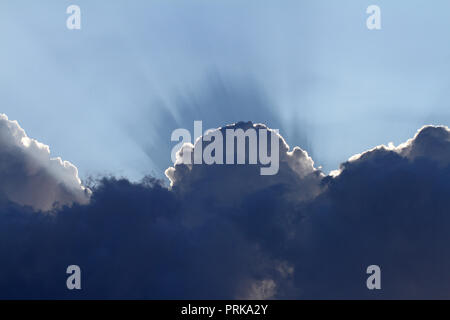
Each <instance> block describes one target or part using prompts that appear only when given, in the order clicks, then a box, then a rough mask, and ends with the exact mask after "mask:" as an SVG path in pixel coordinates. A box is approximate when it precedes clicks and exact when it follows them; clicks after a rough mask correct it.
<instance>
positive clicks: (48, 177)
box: [0, 114, 90, 211]
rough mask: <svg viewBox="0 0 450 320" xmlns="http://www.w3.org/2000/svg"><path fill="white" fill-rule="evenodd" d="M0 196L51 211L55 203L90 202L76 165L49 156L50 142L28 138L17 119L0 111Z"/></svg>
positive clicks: (57, 204) (87, 191) (59, 204)
mask: <svg viewBox="0 0 450 320" xmlns="http://www.w3.org/2000/svg"><path fill="white" fill-rule="evenodd" d="M0 181H1V183H0V199H1V198H5V199H8V200H10V201H13V202H15V203H18V204H21V205H26V206H31V207H33V208H34V209H36V210H44V211H47V210H50V209H52V208H53V207H54V206H62V205H70V204H72V203H74V202H77V203H87V202H88V201H89V192H90V191H89V190H88V189H86V188H85V187H83V186H82V185H81V181H80V179H79V178H78V170H77V168H76V167H75V166H74V165H73V164H71V163H70V162H68V161H62V160H61V158H50V149H49V147H48V146H47V145H45V144H42V143H40V142H39V141H36V140H34V139H31V138H29V137H28V136H27V135H26V133H25V131H24V130H23V129H22V128H21V127H20V126H19V124H18V123H17V121H10V120H8V117H7V116H6V115H4V114H0Z"/></svg>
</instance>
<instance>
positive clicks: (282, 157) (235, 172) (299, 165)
mask: <svg viewBox="0 0 450 320" xmlns="http://www.w3.org/2000/svg"><path fill="white" fill-rule="evenodd" d="M251 128H252V129H255V130H256V131H257V132H259V130H260V129H262V130H267V131H268V134H267V136H268V137H269V138H268V140H269V142H268V149H269V150H270V139H271V138H270V137H271V135H275V136H276V137H277V138H278V140H279V141H278V146H279V155H278V159H279V164H276V166H279V169H278V172H277V173H276V174H274V175H261V168H262V167H268V166H269V165H262V164H261V163H260V160H261V159H260V158H259V156H258V163H257V164H255V165H249V164H248V163H249V150H250V148H249V146H248V145H247V146H246V149H245V150H246V154H245V159H246V161H245V163H246V165H237V164H214V165H205V164H201V165H195V164H194V165H192V164H191V163H193V162H194V160H193V157H194V156H193V155H194V153H195V150H196V149H197V148H198V147H199V146H200V143H201V142H202V140H201V139H197V141H196V142H195V146H194V145H192V144H190V143H186V144H185V145H183V147H182V148H181V149H180V151H179V152H178V154H177V159H176V162H175V164H174V166H173V167H170V168H168V169H167V170H166V172H165V173H166V176H167V177H168V178H169V180H170V182H171V186H172V187H173V188H174V189H175V190H177V191H181V192H188V193H189V192H191V191H192V192H202V190H203V192H205V193H207V194H210V195H211V194H215V197H216V198H218V199H221V198H223V195H225V196H226V199H223V200H224V201H228V202H230V201H233V199H239V198H243V197H245V195H246V194H251V193H254V192H257V191H258V190H262V189H264V188H268V187H270V186H275V185H285V186H287V187H289V188H294V189H295V190H294V189H292V191H294V192H295V196H294V197H295V198H296V199H297V200H305V199H309V198H312V197H314V196H316V195H317V194H318V193H319V192H320V180H321V179H322V178H323V177H324V174H323V173H322V171H321V170H319V169H316V168H315V167H314V161H313V160H312V158H311V157H310V156H309V155H308V153H307V152H306V151H304V150H302V149H300V148H299V147H295V148H293V149H292V150H290V147H289V145H288V144H287V143H286V141H285V140H284V139H283V137H282V136H281V135H280V134H279V133H277V132H276V131H275V130H272V129H270V128H268V127H267V126H265V125H263V124H253V123H252V122H239V123H236V124H232V125H227V126H224V127H221V128H218V129H215V130H210V131H208V132H207V133H206V135H204V136H203V137H202V138H203V146H202V150H203V151H204V150H205V148H206V146H208V145H209V144H210V143H211V142H210V141H211V140H212V141H214V139H211V138H209V137H210V136H214V135H215V134H216V133H222V136H223V137H224V138H223V139H224V141H223V145H224V148H223V159H225V158H226V147H225V144H226V142H225V136H226V133H225V132H226V130H227V129H232V130H238V129H242V130H244V131H246V130H248V129H251ZM259 139H260V136H259V134H258V135H257V144H258V146H259ZM184 152H188V153H190V160H188V161H189V162H188V163H186V159H185V158H184V157H183V154H184ZM188 158H189V157H188ZM273 161H275V160H273ZM224 162H225V161H224ZM235 163H236V162H235ZM221 195H222V196H221Z"/></svg>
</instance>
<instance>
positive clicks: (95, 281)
mask: <svg viewBox="0 0 450 320" xmlns="http://www.w3.org/2000/svg"><path fill="white" fill-rule="evenodd" d="M228 127H229V128H249V127H264V126H263V125H257V124H253V123H237V124H234V125H230V126H228ZM223 129H224V128H219V129H217V130H223ZM449 132H450V131H449V129H448V128H446V127H432V126H430V127H425V128H423V129H421V130H420V131H419V132H418V134H417V135H416V136H415V137H414V138H413V139H411V140H409V141H407V142H406V143H405V144H402V145H400V146H398V147H394V146H388V147H377V148H374V149H372V150H369V151H367V152H365V153H363V154H361V155H359V156H357V157H353V158H352V159H351V160H349V161H347V162H345V163H344V164H342V166H341V168H340V173H339V174H338V175H334V176H325V175H324V174H323V173H322V172H321V171H320V170H318V169H316V168H315V167H314V163H313V161H312V159H311V158H310V157H309V156H308V155H307V153H306V152H305V151H303V150H301V149H300V148H294V149H290V148H289V146H288V145H287V144H286V142H285V141H284V139H283V138H282V137H281V136H277V137H278V138H279V139H280V168H279V173H278V174H277V175H275V176H261V175H260V172H259V167H258V166H259V165H256V166H249V165H245V166H243V165H212V166H207V165H192V166H188V165H186V164H184V163H182V162H178V163H177V164H176V165H175V166H174V168H172V169H171V170H169V176H170V178H171V179H172V181H173V186H172V187H171V188H166V187H165V186H164V185H163V183H162V182H161V181H159V180H156V179H154V178H151V177H148V178H146V179H144V180H143V181H141V182H139V183H131V182H130V181H128V180H126V179H115V178H104V179H102V180H100V181H98V183H97V185H96V186H95V187H93V194H92V197H91V199H90V202H89V203H88V204H85V205H82V204H79V203H74V204H73V205H72V206H71V207H63V208H60V209H59V210H58V212H57V214H54V215H42V214H36V213H35V212H33V210H32V209H31V208H25V207H23V206H21V205H19V204H17V203H14V202H11V201H7V200H5V201H3V202H2V203H1V205H0V243H1V246H0V297H1V298H141V299H145V298H147V299H201V298H208V299H229V298H251V299H253V298H254V299H267V298H278V299H284V298H290V299H297V298H322V299H324V298H446V297H448V283H450V277H449V276H448V272H447V270H448V269H449V268H450V259H449V258H448V257H450V247H449V246H448V243H449V242H450V234H449V232H448V230H449V228H450V215H449V214H448V209H449V208H450V197H448V190H450V167H449V161H448V157H447V155H448V154H449V152H450V146H449V143H448V141H449ZM2 136H4V135H3V134H2ZM197 146H198V145H196V147H197ZM191 147H192V148H193V147H194V146H191ZM71 264H77V265H79V266H80V267H81V269H82V288H83V290H81V291H69V290H67V289H66V288H65V281H66V274H65V270H66V268H67V266H68V265H71ZM372 264H377V265H380V267H381V270H382V290H381V291H378V292H374V291H369V290H367V288H366V286H365V284H366V279H367V276H368V275H367V274H366V273H365V271H366V268H367V266H369V265H372Z"/></svg>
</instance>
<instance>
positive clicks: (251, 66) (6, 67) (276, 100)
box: [0, 0, 450, 179]
mask: <svg viewBox="0 0 450 320" xmlns="http://www.w3.org/2000/svg"><path fill="white" fill-rule="evenodd" d="M71 4H77V5H79V6H80V7H81V14H82V29H81V30H79V31H70V30H68V29H67V28H66V19H67V14H66V13H65V11H66V8H67V7H68V6H69V5H71ZM371 4H377V5H379V6H380V7H381V14H382V30H379V31H369V30H368V29H367V28H366V25H365V20H366V18H367V14H366V12H365V11H366V8H367V6H368V5H371ZM449 14H450V3H449V2H448V1H443V0H442V1H433V3H432V4H430V3H429V2H426V1H418V0H413V1H395V2H394V1H381V0H380V1H355V0H348V1H320V0H319V1H317V0H315V1H275V0H273V1H261V0H258V1H256V0H246V1H243V0H240V1H234V0H226V1H225V0H203V1H200V0H149V1H132V2H130V1H118V0H117V1H114V2H112V1H99V0H97V1H82V0H80V1H39V2H37V1H23V0H17V1H2V2H1V3H0V41H1V50H0V105H1V110H0V112H2V113H6V114H7V115H8V116H9V118H10V119H14V120H18V121H19V122H20V124H21V125H22V127H23V128H25V130H26V131H27V133H28V135H29V136H31V137H33V138H36V139H38V140H39V141H42V142H45V143H46V144H48V145H50V147H51V149H52V154H53V155H55V156H62V157H63V158H64V159H67V160H70V161H71V162H73V163H74V164H76V165H77V167H78V169H79V170H80V174H81V177H86V176H88V175H90V174H98V173H101V174H102V173H113V174H116V175H124V176H127V177H130V178H131V179H138V178H140V177H142V176H143V175H145V174H147V173H153V174H155V175H157V176H162V174H163V170H164V169H165V167H167V166H169V165H170V149H171V147H172V146H173V145H174V144H175V143H172V142H171V141H170V132H171V131H172V130H174V129H176V128H178V127H180V126H181V127H186V128H188V129H192V125H193V120H204V122H205V126H207V127H218V126H221V125H224V124H226V123H228V122H231V121H239V120H254V121H259V122H265V123H267V124H268V125H269V126H273V127H278V128H279V129H280V132H281V133H282V134H283V135H284V136H285V137H286V139H287V141H288V143H289V144H290V145H291V146H294V145H299V146H301V147H303V148H304V149H306V150H307V151H309V152H310V153H311V154H312V155H313V158H314V160H315V161H316V164H317V165H322V166H323V167H324V169H325V170H326V171H329V170H332V169H335V168H336V167H337V166H338V165H339V163H340V162H342V161H344V160H346V159H347V158H348V157H350V156H351V155H353V154H355V153H359V152H361V151H362V150H365V149H368V148H370V147H373V146H375V145H378V144H382V143H388V142H390V141H393V142H394V143H396V144H397V143H400V142H403V141H405V140H406V139H407V138H409V137H411V136H412V135H413V134H414V133H415V132H416V130H417V129H419V128H420V127H421V126H422V125H424V124H444V125H448V124H449V119H450V115H449V111H448V104H447V100H448V99H447V95H448V92H449V90H448V89H449V80H448V79H449V77H448V74H449V71H450V70H449V69H450V62H449V61H450V59H449V56H450V43H449V42H448V41H447V34H448V30H449V28H450V20H449V19H448V16H449ZM224 101H225V102H224ZM231 104H233V105H231ZM218 106H219V107H220V112H217V108H218ZM192 110H196V112H191V111H192ZM194 117H195V118H194ZM205 129H206V128H205Z"/></svg>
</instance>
